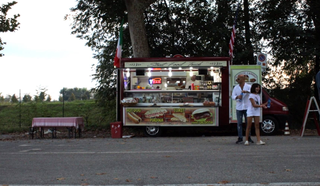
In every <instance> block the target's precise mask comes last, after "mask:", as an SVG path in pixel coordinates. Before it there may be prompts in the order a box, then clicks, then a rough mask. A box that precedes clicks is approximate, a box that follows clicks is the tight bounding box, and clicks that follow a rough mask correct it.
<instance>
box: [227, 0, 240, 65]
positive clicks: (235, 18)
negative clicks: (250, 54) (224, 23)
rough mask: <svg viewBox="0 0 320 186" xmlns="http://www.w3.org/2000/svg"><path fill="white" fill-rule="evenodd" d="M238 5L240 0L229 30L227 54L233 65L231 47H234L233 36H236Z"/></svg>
mask: <svg viewBox="0 0 320 186" xmlns="http://www.w3.org/2000/svg"><path fill="white" fill-rule="evenodd" d="M239 7H240V1H239V2H238V5H237V11H236V15H235V17H234V21H233V26H232V31H231V38H230V42H229V56H230V58H231V59H230V62H231V65H233V49H234V48H233V47H234V42H235V38H236V25H237V17H238V13H239Z"/></svg>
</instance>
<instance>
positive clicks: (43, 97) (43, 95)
mask: <svg viewBox="0 0 320 186" xmlns="http://www.w3.org/2000/svg"><path fill="white" fill-rule="evenodd" d="M46 96H47V95H46V93H45V92H40V94H39V101H41V102H42V101H44V99H45V98H46Z"/></svg>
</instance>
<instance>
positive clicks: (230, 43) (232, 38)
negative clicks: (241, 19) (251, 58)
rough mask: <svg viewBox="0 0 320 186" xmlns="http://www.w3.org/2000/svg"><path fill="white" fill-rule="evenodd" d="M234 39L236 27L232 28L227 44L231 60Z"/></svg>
mask: <svg viewBox="0 0 320 186" xmlns="http://www.w3.org/2000/svg"><path fill="white" fill-rule="evenodd" d="M235 37H236V25H235V24H234V25H233V26H232V32H231V38H230V42H229V56H230V57H231V58H233V46H234V39H235Z"/></svg>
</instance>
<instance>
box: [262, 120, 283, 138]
mask: <svg viewBox="0 0 320 186" xmlns="http://www.w3.org/2000/svg"><path fill="white" fill-rule="evenodd" d="M278 126H279V125H278V121H277V120H276V118H274V117H272V116H265V117H264V118H263V120H262V123H261V125H260V131H261V135H274V134H276V132H277V131H278Z"/></svg>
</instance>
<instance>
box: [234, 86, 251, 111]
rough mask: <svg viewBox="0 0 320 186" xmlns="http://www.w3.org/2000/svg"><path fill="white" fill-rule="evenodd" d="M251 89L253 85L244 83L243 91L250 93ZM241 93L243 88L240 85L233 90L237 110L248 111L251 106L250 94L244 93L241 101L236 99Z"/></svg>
mask: <svg viewBox="0 0 320 186" xmlns="http://www.w3.org/2000/svg"><path fill="white" fill-rule="evenodd" d="M250 89H251V85H249V84H247V83H244V86H243V90H244V91H247V92H250ZM241 92H242V90H241V87H240V85H239V84H238V85H236V86H235V87H234V88H233V91H232V96H231V97H232V99H233V100H236V101H237V104H236V110H247V108H248V105H249V104H250V101H249V99H248V98H249V94H250V93H243V96H242V99H241V100H239V99H237V98H236V97H237V96H240V95H241Z"/></svg>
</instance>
